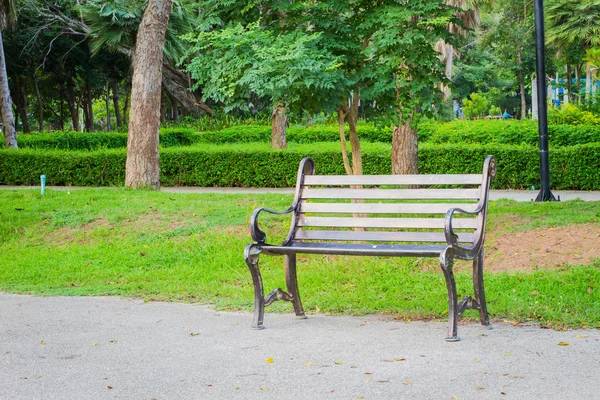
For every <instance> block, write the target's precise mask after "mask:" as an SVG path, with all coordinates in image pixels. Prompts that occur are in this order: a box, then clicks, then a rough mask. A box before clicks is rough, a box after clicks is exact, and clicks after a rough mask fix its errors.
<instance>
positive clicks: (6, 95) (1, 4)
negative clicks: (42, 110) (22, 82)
mask: <svg viewBox="0 0 600 400" xmlns="http://www.w3.org/2000/svg"><path fill="white" fill-rule="evenodd" d="M16 20H17V15H16V12H15V4H14V2H13V1H12V0H0V120H2V130H3V131H4V143H5V144H6V147H12V148H15V149H16V148H17V131H16V129H15V117H14V116H13V113H12V100H11V98H10V90H9V89H8V74H7V73H6V60H5V59H4V46H3V44H2V31H3V30H5V29H8V28H11V27H13V26H14V25H15V23H16Z"/></svg>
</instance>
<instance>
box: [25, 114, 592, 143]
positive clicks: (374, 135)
mask: <svg viewBox="0 0 600 400" xmlns="http://www.w3.org/2000/svg"><path fill="white" fill-rule="evenodd" d="M338 129H339V128H338V127H337V126H331V125H316V126H314V127H311V128H305V127H297V126H292V127H289V128H288V131H287V138H288V142H290V143H297V144H309V143H320V142H332V143H334V142H335V143H339V130H338ZM358 134H359V137H360V139H361V142H363V143H366V142H371V143H377V142H381V143H391V142H392V128H391V127H380V126H375V125H373V124H368V123H364V124H359V126H358ZM160 135H161V136H160V144H161V146H162V147H175V146H189V145H192V144H195V143H204V144H233V143H255V142H259V143H269V141H270V138H271V128H270V127H269V126H260V125H240V126H234V127H230V128H227V129H224V130H221V131H210V132H203V133H195V132H194V130H193V129H189V128H163V129H161V133H160ZM418 135H419V142H420V143H434V144H451V143H455V144H494V143H496V144H511V145H530V146H537V145H538V128H537V123H536V122H535V121H502V120H478V121H459V120H457V121H452V122H448V123H442V124H440V123H433V122H422V123H420V124H419V129H418ZM346 137H348V128H347V127H346ZM548 138H549V142H550V147H552V148H555V147H558V146H572V145H577V144H585V143H600V125H598V126H595V125H550V126H549V127H548ZM126 146H127V134H125V133H107V132H96V133H85V132H59V133H37V134H29V135H26V134H21V135H19V147H21V148H37V149H65V150H98V149H116V148H125V147H126Z"/></svg>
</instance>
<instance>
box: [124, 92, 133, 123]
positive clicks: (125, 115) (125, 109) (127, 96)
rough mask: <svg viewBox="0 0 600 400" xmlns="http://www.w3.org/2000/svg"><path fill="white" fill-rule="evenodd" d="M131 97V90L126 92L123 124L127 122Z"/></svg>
mask: <svg viewBox="0 0 600 400" xmlns="http://www.w3.org/2000/svg"><path fill="white" fill-rule="evenodd" d="M130 95H131V90H130V89H129V88H127V89H126V91H125V104H123V122H126V121H127V110H129V96H130Z"/></svg>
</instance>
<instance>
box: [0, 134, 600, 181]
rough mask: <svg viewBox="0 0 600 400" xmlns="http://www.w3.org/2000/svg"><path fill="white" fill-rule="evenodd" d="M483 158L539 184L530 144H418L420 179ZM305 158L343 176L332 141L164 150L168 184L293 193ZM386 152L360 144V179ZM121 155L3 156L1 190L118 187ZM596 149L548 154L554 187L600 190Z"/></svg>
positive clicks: (375, 170)
mask: <svg viewBox="0 0 600 400" xmlns="http://www.w3.org/2000/svg"><path fill="white" fill-rule="evenodd" d="M488 154H492V155H494V156H495V157H496V160H497V163H498V176H497V179H496V180H495V181H494V182H493V184H492V187H493V188H496V189H527V188H530V187H531V186H536V187H537V186H539V152H538V149H537V148H536V147H535V146H526V145H522V146H511V145H502V144H494V145H489V144H488V145H473V144H470V145H464V144H445V145H439V144H430V143H424V144H421V145H420V146H419V167H420V173H423V174H441V173H479V172H480V171H481V168H482V163H483V160H484V158H485V156H487V155H488ZM305 156H310V157H313V159H314V160H315V162H316V169H317V173H319V174H344V168H343V163H342V157H341V154H340V151H339V144H337V143H314V144H308V145H290V148H289V149H288V150H284V151H277V150H272V149H270V148H269V145H268V144H266V143H252V144H234V145H220V146H216V145H208V144H206V145H204V144H203V145H201V146H200V145H198V146H190V147H179V148H175V147H173V148H165V149H162V150H161V154H160V157H161V171H162V173H161V174H162V175H161V176H162V178H161V179H162V184H163V185H165V186H237V187H290V186H293V185H294V184H295V179H296V171H297V168H298V163H299V162H300V160H301V159H302V158H303V157H305ZM390 158H391V149H390V146H389V145H388V144H384V143H365V144H364V145H363V168H364V173H365V174H389V173H390V171H391V161H390ZM125 159H126V151H125V149H118V150H117V149H115V150H110V149H109V150H99V151H94V152H89V151H60V150H32V149H20V150H12V149H3V150H0V184H4V185H37V184H39V176H40V175H41V174H45V175H46V177H47V184H48V185H72V186H110V185H117V186H120V185H122V184H123V182H124V177H125ZM599 170H600V143H595V144H585V145H577V146H571V147H562V148H556V149H554V150H552V151H551V152H550V171H551V186H552V188H553V189H579V190H600V174H598V171H599Z"/></svg>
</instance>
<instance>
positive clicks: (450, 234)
mask: <svg viewBox="0 0 600 400" xmlns="http://www.w3.org/2000/svg"><path fill="white" fill-rule="evenodd" d="M485 209H486V207H485V202H481V203H479V204H478V205H477V208H476V209H475V210H473V211H466V210H463V209H462V208H458V207H454V208H451V209H449V210H448V212H447V213H446V221H445V224H444V234H445V235H446V243H447V244H448V246H452V248H453V249H454V254H456V255H457V256H459V257H460V258H464V259H468V260H472V259H474V258H475V257H476V256H477V254H479V248H480V247H481V244H482V243H483V230H484V227H485V215H482V216H480V217H479V218H478V220H479V223H478V226H477V233H478V236H477V238H476V239H475V240H474V241H473V244H472V245H471V246H461V245H459V244H458V235H457V234H456V233H454V230H453V229H452V220H453V218H454V214H467V215H479V214H481V213H485Z"/></svg>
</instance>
